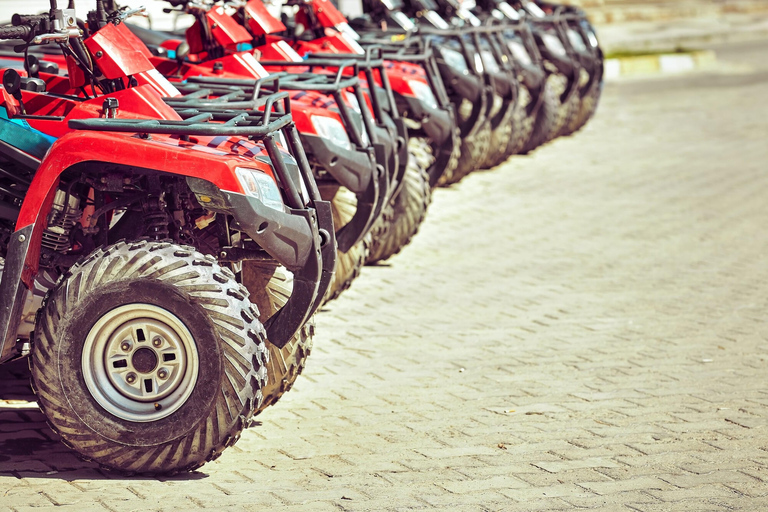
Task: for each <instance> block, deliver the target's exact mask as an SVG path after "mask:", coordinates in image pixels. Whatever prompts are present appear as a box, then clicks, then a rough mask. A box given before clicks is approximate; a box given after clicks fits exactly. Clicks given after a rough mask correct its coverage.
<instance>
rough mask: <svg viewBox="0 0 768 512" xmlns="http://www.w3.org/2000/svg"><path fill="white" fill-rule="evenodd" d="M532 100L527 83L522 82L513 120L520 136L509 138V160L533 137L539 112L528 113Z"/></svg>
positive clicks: (507, 152)
mask: <svg viewBox="0 0 768 512" xmlns="http://www.w3.org/2000/svg"><path fill="white" fill-rule="evenodd" d="M531 101H532V98H531V93H530V92H529V91H528V88H527V87H526V86H525V85H523V84H520V94H519V96H518V98H517V103H516V104H515V112H514V114H513V121H512V125H513V126H514V127H516V129H517V130H518V136H517V137H512V138H511V139H509V144H508V145H507V148H506V151H505V154H504V160H507V159H508V158H509V157H511V156H512V155H516V154H518V153H520V151H522V149H523V147H524V146H525V145H526V144H527V143H528V140H529V139H530V138H531V133H533V124H534V123H535V122H536V114H537V112H534V113H533V114H531V115H528V106H529V105H530V103H531ZM499 163H501V162H497V165H498V164H499Z"/></svg>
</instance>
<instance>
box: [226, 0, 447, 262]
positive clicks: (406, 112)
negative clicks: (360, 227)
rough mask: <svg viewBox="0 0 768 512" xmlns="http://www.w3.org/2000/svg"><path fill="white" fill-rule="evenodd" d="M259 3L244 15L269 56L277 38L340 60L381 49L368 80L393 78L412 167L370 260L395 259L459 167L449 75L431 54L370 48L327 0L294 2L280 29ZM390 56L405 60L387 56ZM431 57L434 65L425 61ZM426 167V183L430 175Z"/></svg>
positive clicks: (302, 51)
mask: <svg viewBox="0 0 768 512" xmlns="http://www.w3.org/2000/svg"><path fill="white" fill-rule="evenodd" d="M256 4H258V5H262V4H261V0H250V1H249V2H248V3H247V4H246V5H245V6H244V7H242V8H241V9H240V10H239V11H238V14H239V18H240V20H241V22H242V23H243V24H244V25H245V26H247V27H248V28H249V29H250V30H251V32H252V33H253V35H254V36H255V41H254V43H255V44H256V45H257V46H256V48H257V50H260V51H262V53H263V54H264V55H265V56H266V57H269V56H270V53H269V51H270V50H271V49H272V55H273V56H275V57H277V52H275V51H274V44H275V43H274V42H275V41H278V44H279V42H282V41H283V40H285V41H288V42H290V43H291V45H292V48H293V49H295V50H296V51H297V53H299V54H300V55H304V56H307V55H312V56H316V57H322V58H331V57H333V56H334V55H335V56H336V58H348V57H349V56H354V57H356V58H357V59H359V60H363V59H367V55H369V52H370V50H371V48H376V49H377V50H378V53H379V59H378V60H377V63H376V68H377V71H378V75H374V73H373V70H371V69H370V66H368V67H367V69H368V70H369V72H370V75H369V76H368V80H367V82H368V84H369V85H370V84H378V85H382V84H386V83H387V82H389V83H391V88H392V91H393V93H394V104H395V109H393V110H396V112H394V111H393V112H392V115H393V117H394V116H395V115H398V116H400V117H402V119H403V120H404V121H405V123H406V124H407V126H408V134H409V138H408V139H407V140H408V152H409V155H408V163H409V167H408V170H407V171H406V175H405V180H404V186H403V189H402V191H401V193H400V194H399V195H398V196H396V197H395V198H394V199H393V201H392V203H391V205H390V208H388V209H387V210H385V218H384V223H385V224H387V225H388V226H389V230H388V235H387V236H383V237H378V238H376V239H374V246H373V249H372V251H371V256H370V258H369V262H370V263H375V262H377V261H382V260H385V259H387V258H389V257H391V256H392V255H394V254H396V253H397V252H399V251H400V249H401V248H402V247H404V246H405V245H407V244H408V242H409V241H410V240H411V238H412V237H413V235H415V233H416V232H417V230H418V227H419V225H420V224H421V222H422V221H423V218H424V215H425V214H426V209H427V206H428V204H429V202H430V200H431V195H430V192H429V191H430V190H431V188H432V187H434V186H435V185H436V184H437V183H438V182H439V181H440V179H441V178H442V177H443V176H444V175H445V174H446V173H448V174H451V173H453V171H454V169H455V168H456V167H457V165H458V160H459V152H460V141H459V138H458V129H457V126H456V123H455V119H454V115H453V110H452V107H451V106H450V103H449V101H448V100H447V97H446V94H445V90H444V87H443V84H442V81H441V80H440V76H439V74H438V73H437V71H436V69H435V68H434V61H432V62H431V64H432V67H430V63H429V60H428V59H429V58H430V56H429V55H428V54H427V55H422V56H420V57H417V56H415V55H413V53H411V55H406V53H405V52H404V51H402V50H403V49H404V47H403V46H400V47H398V46H397V45H394V44H392V43H391V42H389V43H388V44H387V45H386V46H385V48H386V49H388V50H389V51H388V52H387V53H386V54H384V53H383V52H382V49H383V48H382V49H380V47H381V43H382V42H383V41H377V42H376V44H375V45H370V44H366V49H363V48H362V47H361V46H360V44H358V42H357V41H358V40H359V36H358V35H357V33H356V32H355V31H354V30H353V29H352V28H350V27H349V25H348V24H347V20H346V18H345V17H344V16H343V15H342V14H341V13H340V12H339V11H338V10H337V9H336V7H335V6H334V5H333V4H332V3H331V2H329V1H327V0H312V1H309V2H294V1H289V2H287V3H286V6H287V7H289V8H291V7H298V11H297V12H296V16H295V20H294V21H295V23H294V26H293V27H292V29H291V30H290V31H287V32H285V26H284V25H282V24H281V27H274V26H265V24H263V23H261V22H260V20H262V19H264V18H265V17H266V15H268V13H267V12H266V9H264V8H263V5H262V9H263V12H254V10H253V9H252V8H251V7H252V6H255V5H256ZM280 28H282V31H283V32H284V33H286V34H289V36H290V37H288V38H285V39H284V38H283V37H279V36H275V35H274V33H275V32H277V29H280ZM421 53H422V54H424V53H426V52H424V51H422V52H421ZM385 55H386V56H387V57H395V58H401V59H403V60H400V61H393V60H390V59H386V60H385V59H382V58H381V57H384V56H385ZM419 60H421V62H422V63H419ZM424 62H426V63H427V64H426V65H424V64H423V63H424ZM388 88H389V87H388V84H387V89H388ZM438 98H439V99H438ZM425 173H426V178H427V179H426V183H425V180H424V178H423V177H424V176H425ZM420 176H421V177H420ZM425 185H428V187H427V186H425Z"/></svg>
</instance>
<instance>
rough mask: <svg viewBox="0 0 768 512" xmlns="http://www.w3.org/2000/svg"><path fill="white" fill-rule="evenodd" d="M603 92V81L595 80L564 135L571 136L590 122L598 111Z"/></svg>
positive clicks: (565, 129)
mask: <svg viewBox="0 0 768 512" xmlns="http://www.w3.org/2000/svg"><path fill="white" fill-rule="evenodd" d="M602 91H603V83H602V80H600V81H598V80H595V81H594V82H593V83H592V85H591V86H590V89H589V91H587V93H586V94H585V95H584V97H583V98H581V105H580V108H579V111H578V112H577V113H576V115H575V116H574V117H573V118H572V119H571V121H570V122H569V123H568V125H566V128H564V132H563V134H564V135H571V134H573V133H575V132H577V131H579V130H581V129H582V128H583V127H584V125H585V124H587V121H589V120H590V119H591V118H592V116H593V115H594V114H595V111H596V110H597V104H598V103H599V101H600V94H601V93H602Z"/></svg>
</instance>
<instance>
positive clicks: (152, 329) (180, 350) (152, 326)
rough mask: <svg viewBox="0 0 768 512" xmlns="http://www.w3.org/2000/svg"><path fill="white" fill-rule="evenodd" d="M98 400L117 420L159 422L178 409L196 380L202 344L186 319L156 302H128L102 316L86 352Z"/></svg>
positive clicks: (88, 380)
mask: <svg viewBox="0 0 768 512" xmlns="http://www.w3.org/2000/svg"><path fill="white" fill-rule="evenodd" d="M82 370H83V378H84V379H85V384H86V386H87V387H88V391H90V393H91V395H92V396H93V398H94V399H95V400H96V402H98V403H99V405H101V406H102V407H103V408H104V409H105V410H106V411H107V412H109V413H110V414H112V415H114V416H117V417H118V418H121V419H124V420H128V421H136V422H147V421H157V420H159V419H162V418H165V417H167V416H169V415H170V414H173V413H174V412H175V411H177V410H178V409H179V408H180V407H181V406H182V405H184V403H185V402H186V401H187V399H188V398H189V396H190V395H191V394H192V390H193V389H194V387H195V382H197V375H198V370H199V358H198V353H197V345H196V343H195V340H194V338H193V337H192V334H191V333H190V332H189V329H187V327H186V326H185V325H184V323H183V322H182V321H181V320H179V318H178V317H177V316H176V315H174V314H173V313H171V312H169V311H167V310H165V309H163V308H161V307H158V306H155V305H152V304H144V303H138V304H127V305H125V306H120V307H118V308H115V309H113V310H111V311H109V312H108V313H106V314H105V315H104V316H102V317H101V318H100V319H99V320H98V321H97V322H96V324H95V325H94V326H93V327H92V328H91V330H90V331H89V332H88V335H87V336H86V338H85V344H84V346H83V355H82Z"/></svg>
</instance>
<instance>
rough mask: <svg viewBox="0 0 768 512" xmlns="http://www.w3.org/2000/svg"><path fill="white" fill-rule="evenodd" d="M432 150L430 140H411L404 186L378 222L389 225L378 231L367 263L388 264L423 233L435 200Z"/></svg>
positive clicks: (412, 138)
mask: <svg viewBox="0 0 768 512" xmlns="http://www.w3.org/2000/svg"><path fill="white" fill-rule="evenodd" d="M432 160H433V158H432V151H431V148H430V146H429V142H428V141H427V139H425V138H422V137H411V138H409V139H408V164H407V167H406V169H405V176H404V178H403V186H402V188H401V189H400V191H399V193H398V194H397V195H396V196H395V197H394V198H392V200H391V201H390V202H389V204H388V205H387V206H386V207H385V208H384V212H383V214H382V216H381V218H380V219H379V221H378V222H381V223H385V224H388V226H387V228H386V229H382V230H378V231H375V232H376V233H379V234H377V236H374V237H373V245H372V246H371V252H370V254H369V255H368V259H367V261H366V263H369V264H370V263H376V262H379V261H384V260H386V259H388V258H390V257H392V256H394V255H395V254H397V253H398V252H400V250H401V249H402V248H403V247H405V246H406V245H408V244H409V243H410V241H411V239H412V238H413V236H414V235H415V234H416V232H417V231H418V230H419V226H420V225H421V223H422V222H423V221H424V217H425V216H426V214H427V207H428V206H429V203H430V202H431V201H432V189H431V188H430V186H429V174H427V169H428V168H429V166H430V165H432Z"/></svg>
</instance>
